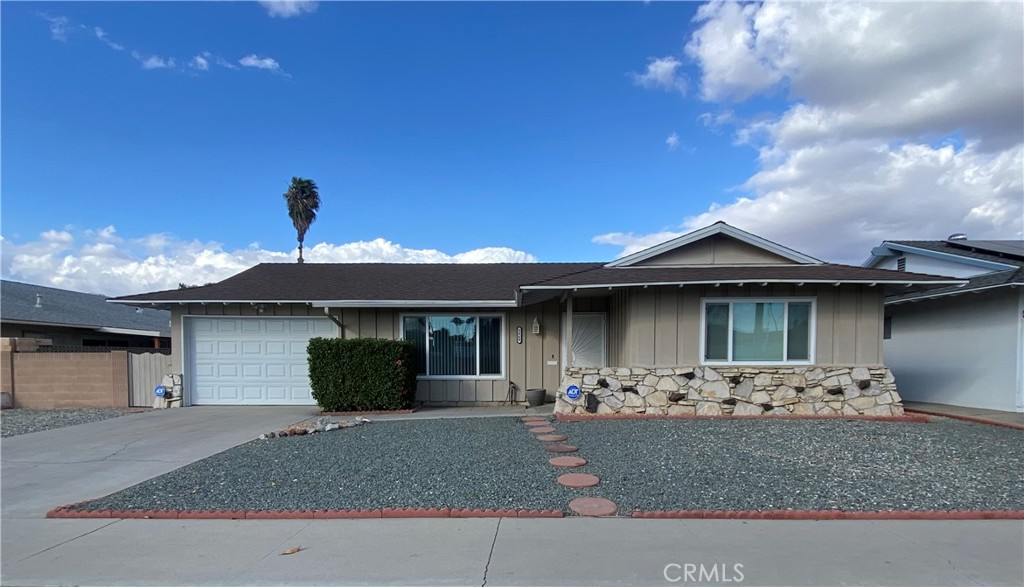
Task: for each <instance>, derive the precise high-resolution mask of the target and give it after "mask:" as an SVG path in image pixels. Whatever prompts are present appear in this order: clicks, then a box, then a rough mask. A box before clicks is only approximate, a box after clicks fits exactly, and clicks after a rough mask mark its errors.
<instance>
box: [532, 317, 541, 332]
mask: <svg viewBox="0 0 1024 587" xmlns="http://www.w3.org/2000/svg"><path fill="white" fill-rule="evenodd" d="M533 333H534V334H540V320H538V319H537V317H536V316H535V317H534V318H533Z"/></svg>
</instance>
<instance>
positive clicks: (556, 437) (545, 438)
mask: <svg viewBox="0 0 1024 587" xmlns="http://www.w3.org/2000/svg"><path fill="white" fill-rule="evenodd" d="M568 439H569V437H568V436H566V435H564V434H538V435H537V440H539V441H541V442H562V441H563V440H568Z"/></svg>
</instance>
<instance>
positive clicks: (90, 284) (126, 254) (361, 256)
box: [0, 226, 537, 295]
mask: <svg viewBox="0 0 1024 587" xmlns="http://www.w3.org/2000/svg"><path fill="white" fill-rule="evenodd" d="M0 239H2V242H3V248H2V249H0V255H2V258H0V272H2V274H3V276H4V277H5V278H12V279H16V280H19V281H27V282H30V283H38V284H41V285H49V286H53V287H59V288H65V289H72V290H78V291H87V292H97V293H104V294H107V295H123V294H129V293H139V292H143V291H154V290H160V289H174V288H176V287H177V286H178V283H199V284H202V283H208V282H212V281H220V280H222V279H225V278H227V277H230V276H232V275H234V274H236V273H239V272H240V271H243V270H245V269H248V268H249V267H252V266H253V265H255V264H257V263H265V262H269V263H292V262H295V259H296V257H297V255H298V252H297V250H296V249H293V250H291V251H273V250H268V249H264V248H261V247H260V246H259V245H258V244H256V243H253V244H252V245H250V246H249V247H247V248H242V249H234V250H225V249H224V247H223V246H222V245H221V244H220V243H216V242H201V241H198V240H193V241H185V240H180V239H178V238H176V237H174V236H173V235H170V234H166V233H156V234H150V235H145V236H143V237H140V238H135V239H123V238H122V237H120V236H118V235H117V234H116V231H115V229H114V227H113V226H108V227H106V228H103V229H100V230H87V231H81V232H78V233H76V234H72V233H71V232H69V231H67V230H49V231H46V232H44V233H42V234H40V235H39V237H38V238H36V239H35V240H30V241H27V242H12V241H11V240H10V239H3V238H2V237H0ZM303 256H304V257H305V259H306V261H307V262H310V263H357V262H382V263H485V262H503V263H511V262H534V261H536V260H537V259H536V258H535V257H534V256H533V255H530V254H529V253H526V252H523V251H517V250H514V249H510V248H505V247H485V248H480V249H474V250H470V251H465V252H462V253H456V254H448V253H444V252H441V251H437V250H434V249H409V248H406V247H403V246H402V245H400V244H398V243H394V242H391V241H389V240H386V239H382V238H378V239H374V240H372V241H359V242H352V243H344V244H332V243H319V244H316V245H314V246H312V247H307V248H306V249H305V251H304V255H303Z"/></svg>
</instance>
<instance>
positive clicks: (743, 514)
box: [46, 507, 1024, 520]
mask: <svg viewBox="0 0 1024 587" xmlns="http://www.w3.org/2000/svg"><path fill="white" fill-rule="evenodd" d="M46 517H47V518H114V519H150V520H310V519H314V520H338V519H346V520H349V519H366V518H374V519H381V518H392V519H409V518H562V517H565V513H564V512H562V511H559V510H527V509H519V510H516V509H501V510H497V509H475V508H451V509H449V508H382V509H369V510H358V509H355V510H275V511H239V510H211V511H190V512H189V511H177V510H75V509H69V508H67V507H59V508H55V509H52V510H50V511H49V512H47V513H46ZM631 517H633V518H640V519H700V520H1024V510H952V511H911V510H896V511H843V510H766V511H757V510H735V511H730V510H661V511H638V512H633V513H632V516H631Z"/></svg>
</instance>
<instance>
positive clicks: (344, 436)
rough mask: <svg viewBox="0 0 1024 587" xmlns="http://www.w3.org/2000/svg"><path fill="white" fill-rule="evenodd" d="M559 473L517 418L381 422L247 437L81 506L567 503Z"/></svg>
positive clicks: (521, 505) (520, 505)
mask: <svg viewBox="0 0 1024 587" xmlns="http://www.w3.org/2000/svg"><path fill="white" fill-rule="evenodd" d="M564 472H565V471H564V470H559V469H556V468H555V467H552V466H551V465H549V464H548V455H547V453H545V452H544V450H543V445H542V444H541V443H538V442H537V441H536V440H534V438H533V437H532V436H531V435H530V434H527V433H526V432H525V430H524V429H523V425H522V424H521V423H520V422H519V421H518V420H517V419H516V418H460V419H446V420H402V421H387V422H374V423H372V424H366V425H364V426H359V427H357V428H349V429H345V430H337V431H334V432H326V433H323V434H314V435H309V436H292V437H284V438H272V439H267V440H257V441H253V442H249V443H247V444H244V445H241V446H238V447H236V448H233V449H230V450H228V451H225V452H222V453H220V454H217V455H214V456H212V457H209V458H206V459H203V460H201V461H197V462H195V463H192V464H190V465H187V466H185V467H182V468H180V469H178V470H176V471H172V472H171V473H168V474H166V475H162V476H160V477H156V478H154V479H151V480H149V481H146V482H144V483H141V484H139V485H135V486H134V487H130V488H128V489H125V490H123V491H120V492H118V493H115V494H112V495H109V496H107V497H103V498H101V499H98V500H95V501H92V502H89V503H88V504H86V505H84V506H82V507H84V508H86V509H160V508H168V509H181V510H210V509H228V510H241V509H245V510H277V509H354V508H382V507H405V506H408V507H424V508H431V507H433V508H440V507H462V508H482V509H483V508H495V509H505V508H515V509H520V508H524V509H541V508H555V509H559V510H564V509H565V507H566V504H568V503H569V501H570V500H571V499H572V498H573V497H575V495H574V494H573V490H571V489H568V488H565V487H562V486H560V485H559V484H558V483H557V482H556V479H557V478H558V475H559V474H561V473H564Z"/></svg>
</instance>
